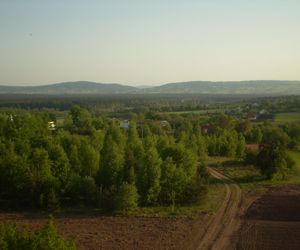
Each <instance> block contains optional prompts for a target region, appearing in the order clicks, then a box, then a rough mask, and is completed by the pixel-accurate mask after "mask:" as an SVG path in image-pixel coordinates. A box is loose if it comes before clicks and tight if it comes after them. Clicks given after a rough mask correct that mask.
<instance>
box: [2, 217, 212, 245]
mask: <svg viewBox="0 0 300 250" xmlns="http://www.w3.org/2000/svg"><path fill="white" fill-rule="evenodd" d="M208 217H209V215H207V214H203V215H201V216H200V215H199V216H197V218H190V217H180V218H176V217H173V218H159V217H130V216H128V217H127V216H126V217H125V216H124V217H123V216H91V215H89V216H80V215H70V214H69V215H61V216H56V219H55V224H56V226H57V228H58V230H59V232H61V233H62V234H63V235H64V236H65V237H66V238H74V240H75V242H76V243H77V245H78V247H79V249H88V250H98V249H185V246H186V245H187V244H188V243H189V242H190V241H191V237H192V236H193V233H192V232H193V231H195V230H197V231H198V230H199V228H205V223H206V221H207V219H208ZM46 220H47V216H46V215H42V214H35V213H32V212H31V213H1V214H0V221H2V222H6V223H16V224H17V225H26V226H28V227H29V228H30V229H37V228H39V227H41V226H42V225H43V224H45V223H46Z"/></svg>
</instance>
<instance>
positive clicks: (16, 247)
mask: <svg viewBox="0 0 300 250" xmlns="http://www.w3.org/2000/svg"><path fill="white" fill-rule="evenodd" d="M0 249H1V250H12V249H13V250H76V246H75V244H74V243H73V242H72V241H67V240H65V239H64V238H63V237H62V236H60V235H59V234H58V232H57V230H56V228H55V226H54V224H53V218H52V217H51V218H50V219H49V221H48V223H47V224H46V225H45V226H44V227H43V228H42V229H41V230H39V231H37V232H35V233H34V234H30V233H29V231H28V230H27V229H25V228H23V229H20V230H18V229H17V227H16V226H15V225H1V227H0Z"/></svg>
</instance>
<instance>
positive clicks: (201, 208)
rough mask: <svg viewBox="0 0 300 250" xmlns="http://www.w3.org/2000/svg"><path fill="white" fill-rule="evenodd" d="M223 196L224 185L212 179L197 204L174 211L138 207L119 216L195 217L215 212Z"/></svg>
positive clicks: (181, 206) (155, 207)
mask: <svg viewBox="0 0 300 250" xmlns="http://www.w3.org/2000/svg"><path fill="white" fill-rule="evenodd" d="M225 195H226V189H225V186H224V184H223V183H222V182H220V181H219V180H217V179H214V178H212V179H211V180H210V184H209V186H208V190H207V193H206V195H204V196H203V197H202V198H200V199H199V201H198V202H195V203H192V204H190V205H175V207H174V209H173V208H172V206H153V207H140V208H137V209H134V210H132V211H126V212H119V214H123V215H131V216H145V217H153V216H155V217H170V216H175V217H178V216H179V217H181V216H186V217H195V216H197V215H199V214H202V213H214V212H216V211H217V210H218V208H219V207H220V206H221V204H222V202H223V199H224V197H225Z"/></svg>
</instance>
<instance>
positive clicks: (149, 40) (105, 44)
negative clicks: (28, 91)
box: [0, 0, 300, 86]
mask: <svg viewBox="0 0 300 250" xmlns="http://www.w3.org/2000/svg"><path fill="white" fill-rule="evenodd" d="M299 13H300V1H299V0H251V1H250V0H184V1H183V0H151V1H146V0H110V1H102V0H97V1H96V0H26V1H24V0H0V84H2V85H23V84H26V85H41V84H48V83H56V82H64V81H79V80H86V81H95V82H103V83H122V84H129V85H135V86H137V85H158V84H163V83H169V82H179V81H192V80H210V81H239V80H258V79H260V80H262V79H269V80H300V14H299Z"/></svg>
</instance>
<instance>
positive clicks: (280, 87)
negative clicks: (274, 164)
mask: <svg viewBox="0 0 300 250" xmlns="http://www.w3.org/2000/svg"><path fill="white" fill-rule="evenodd" d="M160 93H161V94H257V95H300V81H272V80H269V81H267V80H261V81H259V80H258V81H240V82H234V81H228V82H209V81H192V82H176V83H168V84H164V85H161V86H156V87H149V86H144V87H142V86H139V87H132V86H128V85H122V84H106V83H95V82H87V81H78V82H63V83H55V84H49V85H40V86H8V85H0V94H45V95H47V94H49V95H61V94H68V95H72V94H160Z"/></svg>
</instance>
